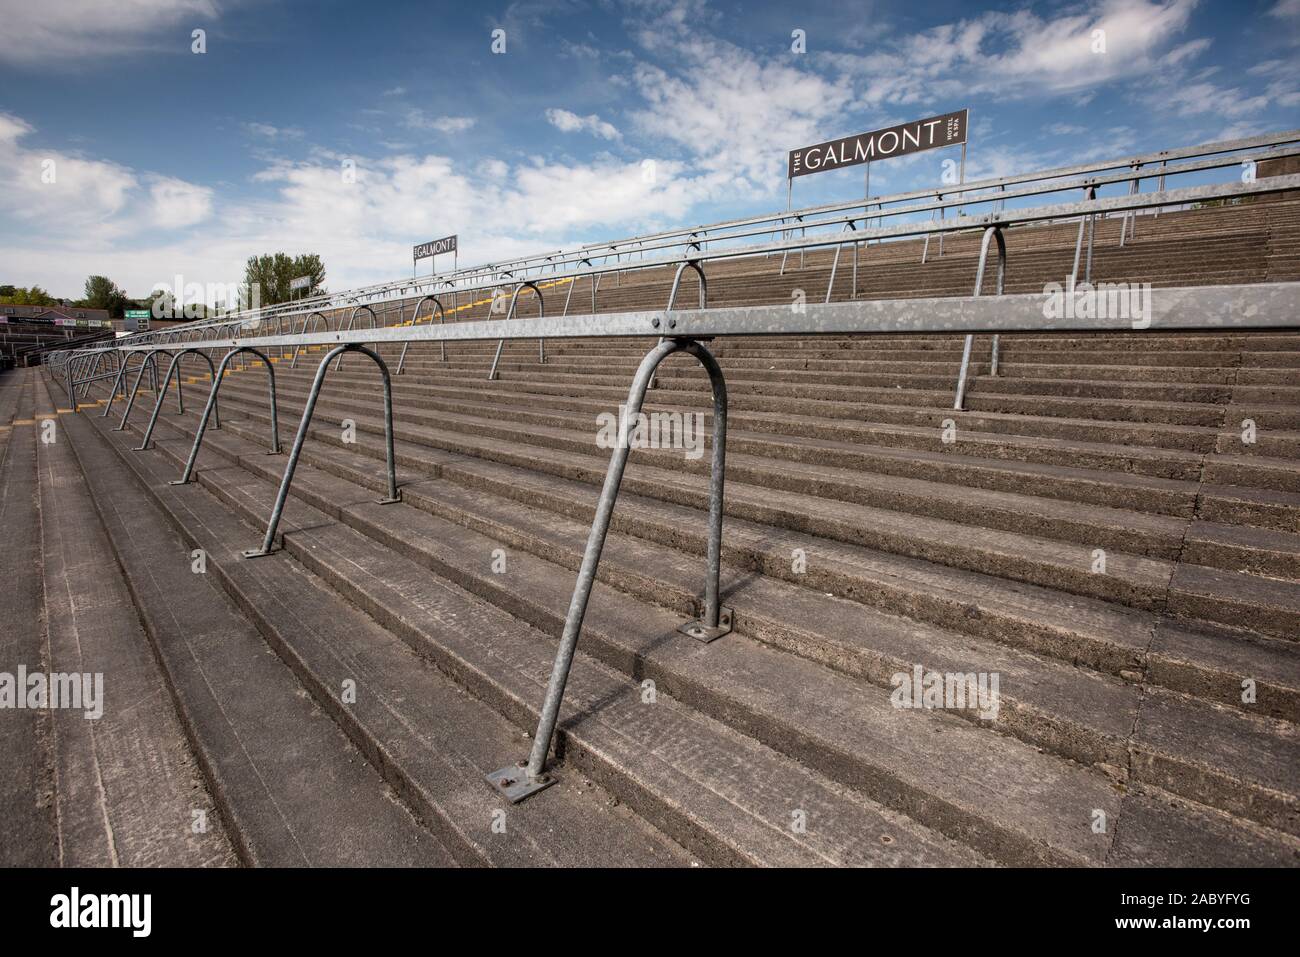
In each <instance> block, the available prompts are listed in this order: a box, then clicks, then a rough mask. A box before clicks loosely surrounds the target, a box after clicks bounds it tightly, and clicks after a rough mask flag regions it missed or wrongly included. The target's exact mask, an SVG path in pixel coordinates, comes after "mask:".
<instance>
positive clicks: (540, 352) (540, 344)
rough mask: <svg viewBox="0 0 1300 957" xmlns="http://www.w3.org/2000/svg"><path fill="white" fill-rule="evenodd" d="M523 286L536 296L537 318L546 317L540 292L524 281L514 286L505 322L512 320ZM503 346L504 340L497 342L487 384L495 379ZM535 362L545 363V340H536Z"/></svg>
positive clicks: (533, 283) (544, 305)
mask: <svg viewBox="0 0 1300 957" xmlns="http://www.w3.org/2000/svg"><path fill="white" fill-rule="evenodd" d="M525 286H527V287H529V288H530V289H532V291H533V292H534V293H535V294H536V296H537V318H538V319H541V318H542V317H543V316H545V315H546V302H545V300H543V298H542V290H541V289H540V288H538V286H537V283H535V282H533V281H532V280H531V279H525V280H524V281H523V282H521V283H519V284H518V285H517V286H515V291H514V295H512V296H511V297H510V308H509V309H507V310H506V321H507V322H509V321H510V320H511V319H513V318H514V315H515V307H516V306H517V305H518V303H519V292H520V290H522V289H523V288H524V287H525ZM505 344H506V341H505V340H504V339H498V340H497V351H496V355H494V356H493V357H492V368H491V369H489V370H488V381H489V382H490V381H492V380H493V379H495V378H496V377H497V365H498V364H499V363H500V362H501V350H502V349H504V348H505ZM537 361H538V362H545V361H546V340H545V339H538V340H537Z"/></svg>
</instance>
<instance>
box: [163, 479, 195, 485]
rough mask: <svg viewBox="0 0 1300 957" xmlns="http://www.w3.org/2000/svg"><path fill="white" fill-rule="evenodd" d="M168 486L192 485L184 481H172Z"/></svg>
mask: <svg viewBox="0 0 1300 957" xmlns="http://www.w3.org/2000/svg"><path fill="white" fill-rule="evenodd" d="M167 484H168V485H189V484H190V483H189V482H188V481H186V480H184V479H171V480H170V481H169V482H168V483H167Z"/></svg>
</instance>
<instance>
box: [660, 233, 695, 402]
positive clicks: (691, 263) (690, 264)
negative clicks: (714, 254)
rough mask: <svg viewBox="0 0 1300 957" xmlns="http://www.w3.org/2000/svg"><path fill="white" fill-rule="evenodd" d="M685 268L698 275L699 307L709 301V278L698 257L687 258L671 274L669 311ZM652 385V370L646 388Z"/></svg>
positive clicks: (665, 307) (667, 306) (673, 303)
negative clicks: (692, 270) (671, 284)
mask: <svg viewBox="0 0 1300 957" xmlns="http://www.w3.org/2000/svg"><path fill="white" fill-rule="evenodd" d="M692 235H694V234H692ZM695 248H696V249H699V248H700V247H699V246H698V245H695ZM687 269H694V270H695V275H697V276H699V277H700V308H701V309H703V308H704V305H705V303H707V302H708V301H709V280H708V279H707V278H705V275H704V268H703V267H702V266H701V265H700V262H699V260H698V259H688V260H686V262H684V263H682V264H681V265H680V266H678V267H677V272H676V273H674V274H673V286H672V288H671V289H669V290H668V305H666V306H664V309H666V310H670V311H671V310H672V308H673V306H674V305H675V304H676V303H677V290H678V289H680V288H681V285H682V273H684V272H685V271H686V270H687ZM663 342H664V337H663V336H660V337H659V345H663ZM654 387H655V374H654V373H653V372H652V373H650V384H649V385H648V386H646V388H648V389H653V388H654Z"/></svg>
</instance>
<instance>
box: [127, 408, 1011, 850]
mask: <svg viewBox="0 0 1300 957" xmlns="http://www.w3.org/2000/svg"><path fill="white" fill-rule="evenodd" d="M104 434H106V435H108V436H109V438H110V440H111V441H114V442H117V443H118V448H119V450H120V451H121V452H122V454H123V455H124V456H125V457H126V458H127V461H128V462H130V464H131V465H132V467H133V468H135V469H137V470H138V472H139V474H140V475H142V476H144V477H146V481H147V482H148V483H149V487H150V488H151V489H154V490H156V491H157V492H158V493H159V494H160V495H166V496H167V497H168V498H171V499H172V501H174V503H175V504H174V505H173V506H171V507H173V508H174V509H175V510H176V514H177V516H178V517H179V516H181V515H182V514H184V515H186V516H187V517H186V518H185V524H186V526H187V527H193V528H198V527H206V526H207V525H208V524H209V523H215V524H216V526H217V527H219V528H230V529H231V530H232V531H233V530H234V526H232V525H231V524H230V523H231V521H232V519H233V514H232V511H231V510H233V513H234V514H237V515H239V516H241V517H243V518H244V519H246V520H254V521H255V520H257V519H258V517H259V515H260V512H261V510H262V507H263V506H264V505H265V504H267V501H268V500H269V497H270V496H271V495H272V494H273V491H274V489H273V487H272V486H271V485H270V484H267V483H264V482H260V481H258V480H256V479H255V478H254V477H253V476H252V475H251V474H249V473H240V472H239V470H237V469H225V470H217V472H216V473H214V472H213V471H211V470H205V471H204V472H203V473H202V478H203V485H204V488H206V489H208V490H210V491H212V492H214V493H216V492H219V493H220V494H221V504H220V506H217V507H215V508H214V506H215V505H217V502H216V499H213V498H212V497H211V496H208V495H207V494H206V493H205V492H204V489H200V488H182V489H173V488H171V487H169V486H165V485H164V484H163V481H164V478H165V477H166V476H168V475H170V473H171V469H170V467H167V468H164V469H162V470H161V471H158V466H159V465H161V464H164V463H165V464H167V465H170V464H174V458H172V459H170V460H168V459H164V458H163V456H165V455H171V456H174V455H175V453H176V448H175V447H174V446H173V445H172V444H171V443H169V442H165V441H164V442H160V443H159V448H158V450H157V451H155V452H149V453H142V454H140V455H133V454H131V453H129V452H127V451H125V448H126V444H127V443H126V442H124V441H123V437H122V436H120V435H112V434H111V433H104ZM164 489H165V490H166V491H165V492H164ZM385 508H393V506H385ZM193 510H197V511H193ZM223 516H224V517H223ZM283 527H284V529H285V531H286V535H285V544H286V546H287V548H288V550H289V552H290V555H283V554H282V555H279V556H276V557H275V558H270V559H261V560H258V561H259V562H261V563H262V565H263V566H264V565H266V564H268V563H271V564H275V563H279V564H284V563H285V562H286V561H290V560H291V558H290V556H292V559H295V560H297V561H298V562H301V563H303V565H304V566H305V567H306V568H307V569H308V570H310V571H311V572H312V573H314V574H316V575H320V576H322V577H323V579H324V580H325V581H327V582H328V583H329V584H330V585H331V586H332V587H333V588H335V589H337V590H338V591H339V592H340V593H341V594H344V595H346V596H347V597H349V598H350V599H351V600H352V601H353V602H354V603H355V604H356V605H357V606H358V607H360V608H361V609H363V610H364V611H366V612H367V613H368V614H369V615H371V616H372V617H373V618H374V619H375V621H376V622H377V623H378V624H379V625H382V626H384V627H385V628H387V629H388V630H390V631H391V632H392V633H393V634H394V635H396V636H397V637H398V638H400V639H402V640H403V641H405V642H406V643H407V644H408V645H410V646H411V647H412V648H413V649H414V650H415V651H417V652H418V653H419V654H420V655H421V656H422V657H427V658H429V659H431V660H432V661H433V662H434V663H435V664H436V665H437V667H438V668H439V669H440V670H441V671H442V672H443V673H445V674H448V675H450V676H452V677H454V678H455V679H456V680H457V681H458V682H459V683H460V684H461V685H463V686H464V687H466V688H467V689H468V690H469V691H470V692H471V693H472V694H473V695H474V696H475V697H476V698H478V699H480V700H482V701H484V702H485V703H487V704H488V705H490V706H491V707H492V708H493V709H494V710H495V711H497V712H499V713H501V714H503V715H505V716H506V717H507V718H509V719H510V720H511V722H512V723H513V724H515V725H516V726H517V727H518V728H519V729H521V730H522V729H524V728H527V729H531V728H532V727H533V726H534V725H535V722H536V719H537V714H536V710H535V709H536V706H537V703H538V702H539V701H540V699H541V692H542V690H543V686H544V683H545V679H546V677H547V675H548V673H549V660H550V657H551V656H552V654H553V651H552V648H551V646H550V644H549V643H548V642H547V641H546V640H545V638H544V637H543V636H542V635H540V634H538V633H536V632H535V631H533V630H532V629H531V628H529V627H528V626H527V625H526V624H523V623H521V622H519V621H518V620H516V619H515V618H513V617H511V616H510V615H508V614H506V613H505V612H502V611H499V610H498V609H496V608H494V607H492V606H491V605H487V604H484V603H483V602H482V601H481V600H477V599H475V598H473V597H472V596H471V595H469V594H468V593H466V592H464V591H463V590H462V589H460V588H458V587H457V586H456V585H454V584H452V583H451V582H450V581H449V580H447V579H445V578H442V577H441V576H437V577H431V576H430V575H429V573H428V571H426V570H424V569H423V568H420V567H419V566H417V565H414V564H413V563H411V562H409V561H407V560H405V559H402V558H400V557H398V556H397V555H396V554H394V553H393V552H391V551H389V550H387V549H384V548H382V547H381V546H378V545H376V544H374V543H373V542H370V540H368V539H366V538H364V537H362V536H361V535H359V534H358V533H357V532H355V531H352V530H351V529H347V528H345V527H343V526H341V525H337V524H336V523H335V522H333V521H331V520H330V519H329V517H328V516H326V515H324V514H322V513H319V512H317V511H316V510H314V509H312V508H310V507H309V506H303V505H302V504H301V503H299V502H291V503H290V507H289V508H288V509H286V512H285V524H284V526H283ZM239 528H240V529H242V533H243V534H244V535H249V534H252V533H253V530H252V529H250V528H248V527H247V526H239ZM245 543H246V542H245ZM300 543H301V545H302V548H301V549H299V548H298V545H299V544H300ZM237 544H238V543H236V542H234V540H233V538H232V539H231V543H230V548H231V554H232V555H233V549H234V548H235V547H236V545H237ZM248 568H249V570H248V571H247V572H245V573H243V574H246V575H249V576H252V575H257V574H265V573H259V572H258V570H257V569H258V565H257V564H255V563H250V564H249V566H248ZM408 654H409V653H408ZM566 700H567V701H568V702H570V706H574V705H577V706H578V707H579V708H581V709H582V713H583V715H584V717H583V719H582V720H580V721H566V722H563V723H562V724H561V730H560V745H559V753H560V754H561V755H562V756H563V761H562V763H561V765H560V767H559V772H558V773H560V774H561V775H563V776H564V777H565V778H567V779H568V783H567V784H563V785H561V787H560V788H558V789H557V788H552V789H550V790H551V791H552V792H556V796H559V795H564V794H565V788H567V787H572V786H573V782H574V778H575V777H577V776H579V775H581V776H583V777H587V778H589V779H591V780H594V781H599V782H601V783H602V784H604V785H605V786H606V787H608V788H609V789H610V790H611V791H613V792H614V793H615V794H616V795H617V797H618V799H619V800H620V801H623V802H625V803H627V804H628V805H629V806H630V807H631V808H633V809H634V810H635V811H637V812H638V813H639V814H641V815H642V816H644V817H645V818H646V819H648V820H652V821H654V822H655V823H656V824H657V825H658V826H659V827H660V828H661V829H663V830H664V831H665V832H667V833H672V834H674V835H677V836H678V837H679V838H680V839H681V840H682V841H683V843H686V844H689V845H691V846H692V848H693V849H694V850H695V852H696V853H699V854H700V856H701V857H702V858H704V859H705V860H708V861H711V862H716V863H729V864H738V863H762V864H786V865H791V864H803V865H808V864H850V865H852V864H858V865H861V864H870V863H874V864H913V865H920V864H947V865H956V864H964V865H971V864H982V863H987V861H986V860H985V859H983V858H982V857H981V856H979V855H977V854H975V853H973V852H971V851H970V850H969V849H966V848H964V847H962V846H960V845H958V844H956V843H954V842H953V841H951V840H949V839H946V838H944V837H942V836H940V835H937V834H935V833H934V832H933V831H932V830H930V829H929V828H926V827H924V826H921V825H919V824H917V823H915V822H913V821H911V820H909V819H908V818H906V817H903V816H901V815H899V814H897V813H895V812H892V811H888V810H886V809H884V808H882V807H879V806H878V805H876V804H874V803H872V802H871V801H868V800H866V799H864V798H862V797H861V796H859V795H856V794H854V793H853V792H852V791H850V790H848V789H846V788H844V787H843V786H842V785H838V784H835V783H834V782H832V781H830V780H828V779H826V778H825V777H824V776H822V775H818V774H816V773H812V772H809V771H808V770H806V769H804V768H802V767H800V766H799V765H798V764H797V763H795V762H794V761H791V760H790V759H788V758H784V757H782V756H780V755H777V754H776V753H774V752H772V751H771V750H770V749H768V748H765V747H763V746H761V745H759V744H757V743H756V742H754V741H753V740H751V739H749V738H748V737H746V736H744V735H741V734H737V733H736V732H734V731H731V730H729V729H727V728H725V727H724V726H722V725H720V724H718V723H717V722H714V721H712V720H710V719H708V718H706V717H705V716H704V715H702V714H699V713H697V712H696V711H694V710H693V709H692V708H690V707H689V706H686V705H684V704H681V703H679V702H678V701H676V700H674V699H673V698H672V697H670V695H669V694H668V693H667V692H660V693H658V694H657V695H655V696H654V699H653V700H654V707H652V708H648V707H646V705H645V703H644V701H643V697H642V689H640V688H637V687H636V686H635V685H632V686H629V685H628V684H627V682H626V681H625V680H623V679H621V678H619V677H618V676H617V675H616V674H615V673H614V672H613V671H611V670H610V669H609V668H608V667H606V666H603V665H601V664H599V663H597V662H596V661H594V660H592V659H590V658H588V657H587V656H586V655H584V654H580V655H579V657H578V660H577V662H576V663H575V666H574V670H573V673H572V676H571V678H570V682H569V691H568V697H567V698H566ZM514 737H515V739H516V740H515V741H514V742H513V743H511V742H507V744H511V746H512V747H513V748H514V749H515V751H514V752H513V753H515V754H522V753H523V751H525V750H526V747H527V741H526V740H524V739H523V736H522V735H521V734H520V733H519V732H518V731H517V732H516V733H515V735H514ZM511 756H512V754H511V753H509V752H508V753H506V754H501V753H499V752H498V753H496V754H495V755H494V757H493V758H492V760H495V761H496V762H497V764H498V765H499V764H500V763H501V762H503V761H505V760H507V759H508V758H510V757H511ZM483 760H484V761H487V758H486V755H485V756H484V758H483ZM489 763H490V762H489ZM575 772H576V774H575ZM476 783H477V785H478V787H477V790H476V792H475V793H473V794H471V795H470V797H471V798H476V799H477V800H478V801H480V802H485V803H487V804H489V805H492V804H495V803H497V802H498V801H499V799H497V798H496V797H495V796H494V794H493V792H492V791H491V790H490V789H489V788H488V786H487V785H486V784H485V783H483V781H482V779H481V776H480V777H479V779H478V780H477V782H476ZM530 805H531V808H530ZM549 807H550V804H549V802H547V801H541V800H535V801H533V802H527V803H525V804H523V805H520V806H519V807H518V808H516V809H513V810H512V811H510V812H509V813H510V814H512V815H514V814H516V813H520V812H522V811H525V810H531V811H532V812H533V813H534V814H535V815H536V817H535V818H533V820H537V821H539V822H547V821H549V822H550V825H549V826H552V827H553V826H554V813H555V812H553V811H550V810H548V808H549ZM795 811H803V812H805V814H806V816H807V817H808V818H809V820H810V821H813V822H815V824H812V825H811V826H810V827H809V828H808V830H807V832H806V833H800V832H799V831H798V830H796V829H793V828H791V827H790V822H791V820H792V817H791V815H792V812H795ZM738 812H739V813H738ZM512 820H513V818H512ZM567 839H568V840H570V841H574V840H578V841H581V840H583V839H585V835H584V833H583V831H582V829H581V828H578V829H577V831H576V833H569V834H568V835H567Z"/></svg>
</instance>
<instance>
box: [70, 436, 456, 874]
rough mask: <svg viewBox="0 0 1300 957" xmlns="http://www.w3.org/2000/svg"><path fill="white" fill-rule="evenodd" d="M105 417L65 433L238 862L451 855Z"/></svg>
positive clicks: (398, 862)
mask: <svg viewBox="0 0 1300 957" xmlns="http://www.w3.org/2000/svg"><path fill="white" fill-rule="evenodd" d="M100 421H102V420H95V419H94V418H93V417H91V418H87V417H85V416H71V417H68V420H67V421H66V422H65V423H64V430H65V434H67V435H68V436H69V437H70V438H71V441H72V443H73V447H74V449H75V450H76V453H77V456H78V459H79V460H80V462H81V466H82V470H83V472H84V474H85V475H86V476H87V479H88V483H89V486H90V490H91V494H92V496H93V498H94V500H95V503H96V506H97V508H98V511H99V514H100V517H101V520H102V521H103V523H104V527H105V529H106V531H107V533H108V537H109V540H110V542H111V543H112V545H113V549H114V552H115V553H116V555H117V559H118V562H119V563H120V565H121V567H122V569H123V571H124V572H125V574H126V577H127V581H128V583H129V585H130V587H131V590H132V594H133V595H134V598H135V603H136V607H137V609H138V611H139V615H140V620H141V622H142V624H143V625H144V628H145V631H146V632H147V633H148V635H149V637H150V640H151V641H152V643H153V649H154V653H155V655H156V656H157V658H158V660H159V663H160V665H161V667H162V670H163V672H164V674H165V676H166V680H167V683H168V687H169V689H170V691H171V694H172V699H173V702H174V704H175V706H176V709H177V711H178V713H179V714H180V715H181V721H182V723H183V725H184V726H185V728H186V732H187V734H188V736H189V739H190V745H191V747H192V748H193V750H194V752H195V754H196V756H197V758H198V761H199V764H200V766H201V767H202V768H203V771H204V776H205V778H206V779H207V781H208V785H209V787H210V788H211V790H212V793H213V797H214V798H215V799H216V802H217V805H218V807H219V809H220V811H221V816H222V819H223V823H224V824H225V827H226V830H227V833H228V834H230V835H231V839H232V843H233V844H234V846H235V850H236V853H237V854H238V856H239V858H240V860H241V861H243V862H244V863H246V864H259V865H270V866H290V865H334V866H337V865H351V866H360V865H368V866H373V865H389V866H412V865H423V866H448V865H451V864H453V863H455V859H454V858H453V856H452V855H451V854H450V853H449V852H448V850H447V849H446V848H445V847H444V846H443V845H441V844H440V843H439V842H438V841H437V840H435V839H434V838H433V837H432V836H431V835H430V834H429V833H428V832H427V831H425V829H424V828H423V827H421V826H420V824H419V823H418V822H417V821H416V820H415V819H414V817H413V816H412V815H411V812H410V811H409V810H407V809H406V808H405V807H404V806H403V805H402V804H401V803H400V802H398V801H396V800H394V799H393V795H392V793H391V791H390V790H389V789H388V788H387V787H386V786H385V784H384V782H383V780H382V779H381V778H380V777H379V776H378V775H377V774H375V773H374V772H373V771H372V770H371V769H370V767H369V766H368V765H367V764H366V763H365V762H364V761H363V760H360V759H359V757H358V755H357V753H356V751H355V750H354V749H353V748H352V746H351V745H350V744H349V742H348V741H347V739H346V738H345V737H344V735H343V734H342V732H341V731H340V730H339V729H338V728H337V727H336V726H335V725H334V724H333V722H332V721H330V719H329V718H328V717H327V716H326V715H325V714H324V713H322V712H321V710H320V709H319V708H318V707H316V705H315V704H313V703H312V701H311V700H310V699H309V698H308V696H307V695H306V694H304V693H303V692H302V688H301V686H300V685H299V684H298V682H297V680H296V679H295V678H294V676H293V674H292V672H291V671H290V670H289V669H288V668H287V667H286V666H285V665H284V664H283V663H282V662H281V661H280V660H279V659H277V658H276V657H275V655H274V654H273V653H272V652H271V651H270V649H268V648H267V646H266V644H265V642H264V641H263V640H262V637H261V635H260V634H258V633H257V631H256V630H255V629H254V628H253V627H252V626H251V625H250V624H249V623H248V622H247V620H246V619H245V618H244V617H243V616H242V615H241V614H239V612H238V611H237V610H236V608H235V607H234V606H233V605H231V603H230V602H229V601H228V599H227V598H226V596H225V595H224V594H223V593H222V592H221V590H220V588H219V586H218V585H216V583H214V582H212V581H211V577H210V576H209V575H206V574H195V573H194V572H193V571H192V570H191V561H192V558H191V549H192V544H191V543H190V542H187V541H185V540H184V539H183V538H181V537H180V536H178V535H177V534H176V533H175V531H173V530H172V528H171V527H170V526H169V525H168V524H167V521H166V518H165V517H164V515H163V514H162V513H161V512H160V511H159V510H158V507H157V505H156V504H155V503H154V501H153V500H152V499H151V498H150V497H149V496H148V495H146V494H142V492H143V490H142V489H141V488H140V487H139V486H138V485H137V484H135V482H134V480H133V479H132V478H131V476H130V473H129V472H127V471H126V470H125V469H124V467H123V466H122V464H121V463H120V462H119V461H117V460H116V458H115V456H114V455H113V452H112V451H111V450H110V448H109V447H108V446H107V445H105V444H104V443H103V442H102V441H100V440H99V439H98V438H97V437H96V436H95V434H94V433H93V432H92V431H91V430H92V428H94V426H95V425H99V424H100ZM92 423H93V425H92ZM167 556H170V558H168V557H167Z"/></svg>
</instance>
